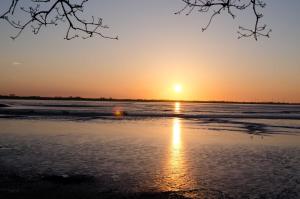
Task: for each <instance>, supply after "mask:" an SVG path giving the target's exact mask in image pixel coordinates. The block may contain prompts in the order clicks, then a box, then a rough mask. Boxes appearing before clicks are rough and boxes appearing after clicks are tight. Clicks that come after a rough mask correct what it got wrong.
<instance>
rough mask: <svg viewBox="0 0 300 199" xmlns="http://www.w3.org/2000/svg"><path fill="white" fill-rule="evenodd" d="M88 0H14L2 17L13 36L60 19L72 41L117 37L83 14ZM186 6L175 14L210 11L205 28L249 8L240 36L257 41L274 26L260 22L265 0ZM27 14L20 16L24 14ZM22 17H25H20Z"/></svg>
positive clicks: (188, 0) (205, 0)
mask: <svg viewBox="0 0 300 199" xmlns="http://www.w3.org/2000/svg"><path fill="white" fill-rule="evenodd" d="M88 1H89V0H27V3H28V2H29V3H30V5H29V6H26V7H22V6H19V4H20V2H24V0H11V4H10V6H9V8H8V9H7V11H6V12H5V13H4V14H2V15H0V19H3V20H5V21H6V22H8V23H9V24H10V25H11V26H12V27H13V28H15V29H17V30H18V31H17V34H16V35H14V36H12V37H11V38H12V39H16V38H18V37H19V36H20V34H21V33H22V32H23V30H24V29H26V28H27V27H29V28H31V29H32V32H33V33H34V34H38V33H39V32H40V30H41V29H42V28H44V27H46V26H49V25H54V26H56V25H58V24H59V23H60V22H61V23H64V24H67V31H66V35H65V39H67V40H71V39H74V38H77V37H81V38H83V39H87V38H90V37H93V36H95V35H98V36H100V37H102V38H108V39H118V37H117V36H116V37H112V36H109V35H105V34H103V32H102V30H103V29H107V28H109V27H108V26H107V25H104V24H103V20H102V18H95V17H94V16H92V17H91V19H90V20H86V19H85V18H84V17H83V14H85V12H84V8H85V6H86V3H87V2H88ZM181 1H182V2H183V3H184V4H185V5H184V7H183V8H182V9H180V10H179V11H178V12H176V13H175V14H181V13H185V14H186V15H190V14H191V13H192V12H193V11H198V12H200V13H208V14H209V15H210V18H209V20H208V22H207V24H206V25H205V26H204V27H203V28H202V31H205V30H207V29H208V28H209V26H210V25H211V24H212V22H213V20H214V19H215V18H216V17H217V16H218V15H221V14H223V13H227V14H229V15H230V16H231V17H232V18H233V19H234V18H235V17H236V15H235V14H234V11H235V10H238V11H245V10H247V9H250V10H251V12H252V13H253V15H254V17H255V23H254V25H253V27H252V28H246V27H243V26H240V27H239V30H238V38H239V39H240V38H245V37H253V38H254V39H255V40H258V38H259V37H270V33H271V29H268V28H267V25H265V24H263V25H262V24H261V19H262V17H263V14H262V13H260V11H259V10H261V9H263V8H265V6H266V4H265V3H264V1H263V0H181ZM23 15H24V17H21V16H23ZM20 19H23V20H20Z"/></svg>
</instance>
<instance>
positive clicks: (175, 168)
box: [161, 118, 191, 191]
mask: <svg viewBox="0 0 300 199" xmlns="http://www.w3.org/2000/svg"><path fill="white" fill-rule="evenodd" d="M183 149H184V145H183V142H182V128H181V120H180V119H179V118H174V119H173V124H172V136H171V140H170V147H169V150H168V157H167V161H166V165H165V173H164V180H163V182H162V183H161V189H163V190H164V191H177V190H181V189H184V188H186V187H190V183H191V181H190V180H191V179H189V177H188V176H189V175H188V173H187V168H186V163H185V157H184V150H183Z"/></svg>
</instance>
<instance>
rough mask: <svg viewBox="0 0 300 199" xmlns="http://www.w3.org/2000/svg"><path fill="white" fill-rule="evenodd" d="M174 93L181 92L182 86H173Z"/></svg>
mask: <svg viewBox="0 0 300 199" xmlns="http://www.w3.org/2000/svg"><path fill="white" fill-rule="evenodd" d="M174 91H175V92H176V93H180V92H181V91H182V86H181V85H180V84H175V85H174Z"/></svg>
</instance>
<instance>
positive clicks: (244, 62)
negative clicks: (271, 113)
mask: <svg viewBox="0 0 300 199" xmlns="http://www.w3.org/2000/svg"><path fill="white" fill-rule="evenodd" d="M9 2H10V0H5V1H1V2H0V11H1V12H3V11H4V8H6V7H7V5H8V3H9ZM266 3H267V7H266V8H265V9H264V19H263V22H265V23H267V24H268V25H269V27H270V28H272V30H273V32H272V34H271V38H270V39H265V38H262V39H260V40H259V41H258V42H256V41H255V40H253V39H240V40H238V39H237V33H236V32H237V29H238V26H239V25H248V26H251V25H253V23H254V18H253V16H252V15H251V14H250V15H248V13H239V17H238V18H237V19H236V20H232V19H231V18H230V17H229V16H227V15H223V17H222V16H221V17H220V16H219V17H218V18H216V20H215V21H214V23H213V24H212V25H211V26H210V28H209V29H208V30H207V31H206V32H204V33H202V31H201V27H202V26H203V25H205V22H207V19H208V18H207V17H206V16H205V15H200V14H198V13H194V14H192V15H190V16H185V15H184V14H183V15H174V14H173V13H174V12H176V11H178V10H179V9H180V8H182V6H183V4H182V2H181V1H180V0H151V1H149V0H126V1H124V0H102V1H101V2H99V1H97V0H90V1H89V3H88V4H87V6H88V9H87V10H86V11H87V12H88V13H89V14H91V15H95V16H99V17H103V19H104V22H105V23H106V24H108V25H109V26H110V29H109V31H108V32H107V34H110V35H112V36H114V35H118V36H119V38H120V40H118V41H115V40H106V39H102V38H99V37H95V38H92V39H89V40H81V39H77V40H72V41H66V40H64V39H63V37H64V34H65V27H64V26H59V27H49V28H47V29H43V30H42V31H41V32H40V34H39V35H38V36H36V35H32V34H31V32H30V30H27V31H25V32H24V33H23V34H22V35H21V36H20V37H19V38H18V39H17V40H15V41H12V40H11V39H10V38H9V36H11V35H13V34H14V33H15V31H14V30H13V29H12V28H10V27H9V26H8V25H7V24H6V23H4V22H0V32H1V33H0V44H1V45H0V55H1V59H0V71H1V72H0V94H4V95H6V94H11V93H14V94H16V95H41V96H82V97H113V98H147V99H186V100H233V101H282V102H300V54H299V53H300V39H299V35H300V23H299V19H300V12H299V10H300V1H298V0H288V1H282V0H267V1H266ZM175 83H180V84H182V86H183V91H182V92H181V93H180V94H176V93H174V91H173V89H172V88H173V85H174V84H175Z"/></svg>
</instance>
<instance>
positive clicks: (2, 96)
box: [0, 95, 300, 105]
mask: <svg viewBox="0 0 300 199" xmlns="http://www.w3.org/2000/svg"><path fill="white" fill-rule="evenodd" d="M0 99H14V100H64V101H68V100H69V101H120V102H185V103H218V104H274V105H276V104H278V105H300V102H295V103H292V102H267V101H258V102H250V101H249V102H247V101H245V102H243V101H222V100H169V99H119V98H106V97H99V98H84V97H77V96H76V97H74V96H69V97H60V96H57V97H46V96H17V95H0Z"/></svg>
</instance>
